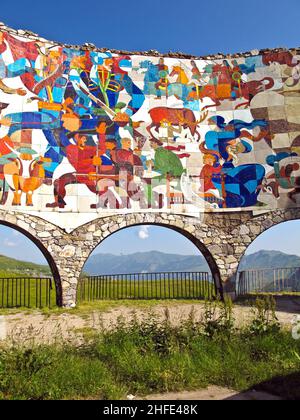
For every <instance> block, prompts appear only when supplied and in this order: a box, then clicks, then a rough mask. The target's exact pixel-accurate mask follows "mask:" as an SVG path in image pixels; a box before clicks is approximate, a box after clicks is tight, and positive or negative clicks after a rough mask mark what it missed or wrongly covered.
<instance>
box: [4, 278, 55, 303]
mask: <svg viewBox="0 0 300 420" xmlns="http://www.w3.org/2000/svg"><path fill="white" fill-rule="evenodd" d="M25 277H26V276H24V277H23V278H19V276H15V277H14V278H13V276H12V277H11V278H9V279H8V278H3V277H2V278H0V308H17V307H19V308H25V307H28V308H43V307H47V306H50V307H54V306H56V291H55V284H54V282H53V280H52V289H51V290H50V296H49V291H48V290H49V289H48V288H49V281H47V279H41V280H40V279H38V280H36V279H33V278H27V277H26V279H25Z"/></svg>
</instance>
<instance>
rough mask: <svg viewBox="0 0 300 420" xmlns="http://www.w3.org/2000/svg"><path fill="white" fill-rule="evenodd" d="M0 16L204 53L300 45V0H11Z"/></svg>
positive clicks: (33, 26)
mask: <svg viewBox="0 0 300 420" xmlns="http://www.w3.org/2000/svg"><path fill="white" fill-rule="evenodd" d="M0 20H1V21H3V22H5V23H6V24H7V25H9V26H12V27H14V28H15V29H19V28H20V29H29V30H32V31H33V32H36V33H38V34H39V35H41V36H43V37H45V38H48V39H52V40H57V41H61V42H65V43H73V44H82V43H84V42H92V43H94V44H96V45H97V46H99V47H108V48H116V49H127V50H149V49H157V50H159V51H162V52H167V51H169V50H173V51H176V50H180V51H183V52H187V53H191V54H196V55H203V54H212V53H218V52H238V51H246V50H250V49H256V48H272V47H278V46H288V47H291V46H294V47H295V46H299V45H300V39H299V21H300V6H299V0H286V1H282V0H281V1H279V0H251V1H247V2H246V1H242V0H214V1H201V0H189V1H181V2H180V1H175V0H172V1H171V0H165V1H161V0H151V1H149V2H148V1H147V2H146V1H142V0H126V1H124V0H122V1H121V0H114V1H113V2H111V1H107V0H105V1H104V0H88V1H86V2H84V1H82V0H81V1H79V0H72V1H71V0H64V1H61V0H60V1H58V0H51V1H37V0H26V1H24V0H14V1H1V8H0Z"/></svg>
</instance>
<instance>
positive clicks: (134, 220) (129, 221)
mask: <svg viewBox="0 0 300 420" xmlns="http://www.w3.org/2000/svg"><path fill="white" fill-rule="evenodd" d="M118 218H119V220H120V224H119V226H118V227H117V225H115V224H113V226H111V228H109V224H111V223H115V221H116V220H115V219H116V217H113V218H104V219H102V225H100V226H99V227H100V228H101V232H103V233H102V234H101V232H100V231H98V232H97V231H95V230H94V228H95V229H96V226H94V225H93V224H89V226H87V225H86V227H87V229H88V230H90V231H94V234H95V233H96V236H98V238H99V239H98V240H97V241H95V242H94V245H93V247H92V248H91V247H89V251H88V253H87V254H86V258H85V261H84V264H85V263H86V261H87V260H88V258H89V256H90V255H91V253H92V252H93V251H94V250H95V249H96V247H97V246H99V245H100V244H101V243H102V242H103V241H104V240H105V239H106V238H108V237H109V236H111V235H113V234H114V233H116V232H119V231H121V230H124V229H127V228H129V227H133V226H143V225H153V226H159V227H163V228H167V229H172V230H174V231H175V232H177V233H179V234H181V235H183V236H184V237H185V238H187V239H188V240H190V241H191V242H192V243H193V244H194V245H195V246H196V248H197V249H198V250H199V252H200V253H201V254H202V255H203V256H204V258H205V259H206V261H207V263H208V265H209V268H210V270H211V273H212V276H213V279H214V284H215V288H216V293H217V295H218V296H220V297H221V298H223V285H222V281H221V275H220V270H219V267H218V265H217V263H216V261H215V258H214V256H213V255H212V253H211V252H210V250H209V248H208V247H207V246H206V245H205V244H204V243H203V242H202V241H201V234H200V235H199V232H197V233H198V234H197V235H196V234H193V233H192V232H191V231H193V229H192V228H191V227H192V225H191V224H190V225H189V226H187V227H184V224H183V222H182V221H180V222H179V218H178V220H177V218H176V217H175V216H170V217H166V215H164V216H163V218H161V217H155V216H154V217H149V215H145V216H143V215H136V217H132V215H131V216H129V217H126V216H125V217H120V216H119V217H118ZM183 218H184V217H183ZM145 219H146V220H145ZM170 219H171V220H170ZM181 220H182V219H181ZM103 222H105V223H103ZM176 222H177V223H176ZM106 225H108V226H106ZM106 229H107V231H106ZM84 264H83V265H82V268H83V266H84Z"/></svg>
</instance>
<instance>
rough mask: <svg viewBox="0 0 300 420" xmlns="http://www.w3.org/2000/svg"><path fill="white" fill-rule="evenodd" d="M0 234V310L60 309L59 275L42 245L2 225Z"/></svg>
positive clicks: (15, 229) (15, 227)
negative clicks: (54, 306)
mask: <svg viewBox="0 0 300 420" xmlns="http://www.w3.org/2000/svg"><path fill="white" fill-rule="evenodd" d="M0 232H1V237H2V238H3V239H2V240H0V281H1V287H0V307H16V306H17V307H23V306H24V307H44V306H49V307H50V306H53V305H57V306H61V304H62V290H61V281H60V275H59V272H58V269H57V266H56V264H55V261H54V259H53V258H52V256H51V255H50V253H49V252H48V250H47V249H46V248H45V247H44V245H43V244H42V243H41V242H40V241H39V240H38V239H37V238H36V237H35V236H33V235H32V234H30V233H29V232H27V231H26V230H25V229H23V228H21V227H19V226H17V225H14V224H12V223H9V222H6V221H2V220H1V221H0ZM3 279H5V280H3Z"/></svg>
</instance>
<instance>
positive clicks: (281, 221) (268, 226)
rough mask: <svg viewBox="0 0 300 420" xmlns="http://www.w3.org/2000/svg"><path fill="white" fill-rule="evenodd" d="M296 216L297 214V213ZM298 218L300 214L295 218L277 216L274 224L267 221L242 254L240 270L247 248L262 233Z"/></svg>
mask: <svg viewBox="0 0 300 420" xmlns="http://www.w3.org/2000/svg"><path fill="white" fill-rule="evenodd" d="M295 216H296V215H295ZM296 220H300V214H299V215H297V217H293V218H285V217H283V218H277V219H276V221H272V224H270V223H269V222H268V223H266V224H265V225H262V227H261V230H260V233H258V234H257V235H256V236H255V238H254V239H253V240H252V241H251V242H250V243H249V245H248V246H247V247H246V250H245V252H244V253H243V254H242V256H241V258H240V262H239V265H238V271H239V267H240V265H241V262H242V260H243V258H244V257H245V255H246V252H247V250H248V248H249V247H250V246H251V245H252V244H253V243H254V242H255V241H256V240H257V239H258V238H260V237H261V236H262V235H264V234H265V233H266V232H268V231H270V230H271V229H274V228H276V227H277V226H279V225H283V224H285V223H292V222H294V221H296ZM256 231H257V232H258V229H257V230H256Z"/></svg>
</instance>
